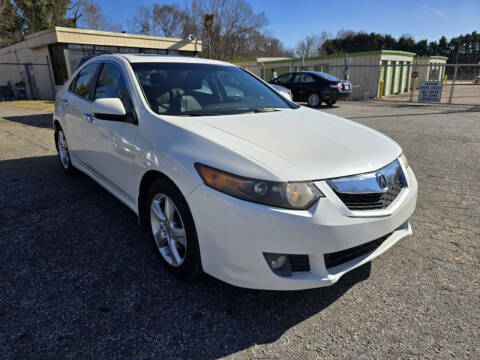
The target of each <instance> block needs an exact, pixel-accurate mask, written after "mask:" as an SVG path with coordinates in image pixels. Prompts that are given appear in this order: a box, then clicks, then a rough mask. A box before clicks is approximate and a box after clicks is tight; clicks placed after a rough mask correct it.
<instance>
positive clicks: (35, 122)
mask: <svg viewBox="0 0 480 360" xmlns="http://www.w3.org/2000/svg"><path fill="white" fill-rule="evenodd" d="M3 119H5V120H8V121H13V122H16V123H20V124H23V125H29V126H35V127H38V128H47V129H51V128H52V114H51V113H47V114H34V115H19V116H4V117H3Z"/></svg>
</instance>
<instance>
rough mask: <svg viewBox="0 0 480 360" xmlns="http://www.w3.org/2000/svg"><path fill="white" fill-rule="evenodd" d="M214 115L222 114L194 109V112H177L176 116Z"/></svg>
mask: <svg viewBox="0 0 480 360" xmlns="http://www.w3.org/2000/svg"><path fill="white" fill-rule="evenodd" d="M215 115H222V114H219V113H214V112H203V111H194V112H186V113H180V114H178V116H215Z"/></svg>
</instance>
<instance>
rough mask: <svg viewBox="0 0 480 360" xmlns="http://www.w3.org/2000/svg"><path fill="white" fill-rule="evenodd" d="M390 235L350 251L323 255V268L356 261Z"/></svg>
mask: <svg viewBox="0 0 480 360" xmlns="http://www.w3.org/2000/svg"><path fill="white" fill-rule="evenodd" d="M390 235H391V234H388V235H385V236H382V237H381V238H379V239H376V240H373V241H370V242H367V243H365V244H362V245H358V246H355V247H352V248H350V249H346V250H342V251H337V252H334V253H329V254H324V255H323V257H324V259H325V267H326V268H327V269H328V268H331V267H334V266H337V265H341V264H343V263H346V262H347V261H350V260H353V259H356V258H358V257H360V256H362V255H365V254H368V253H369V252H371V251H374V250H375V249H377V248H378V247H379V246H380V245H382V244H383V242H384V241H385V240H386V239H387V238H388V237H389V236H390Z"/></svg>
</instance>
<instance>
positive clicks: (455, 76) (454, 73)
mask: <svg viewBox="0 0 480 360" xmlns="http://www.w3.org/2000/svg"><path fill="white" fill-rule="evenodd" d="M457 59H458V55H457ZM457 69H458V63H457V64H455V70H454V71H453V80H452V87H451V88H450V98H449V99H448V103H449V104H451V103H452V99H453V91H454V89H455V81H456V80H457Z"/></svg>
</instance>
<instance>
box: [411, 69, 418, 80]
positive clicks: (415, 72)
mask: <svg viewBox="0 0 480 360" xmlns="http://www.w3.org/2000/svg"><path fill="white" fill-rule="evenodd" d="M417 77H418V71H413V72H412V78H414V79H415V78H417Z"/></svg>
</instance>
